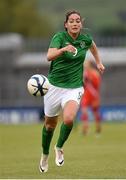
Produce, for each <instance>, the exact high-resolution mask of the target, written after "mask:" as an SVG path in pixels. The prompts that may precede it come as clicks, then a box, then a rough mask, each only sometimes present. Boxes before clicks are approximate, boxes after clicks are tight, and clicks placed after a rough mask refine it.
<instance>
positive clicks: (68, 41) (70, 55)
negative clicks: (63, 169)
mask: <svg viewBox="0 0 126 180" xmlns="http://www.w3.org/2000/svg"><path fill="white" fill-rule="evenodd" d="M64 27H65V31H63V32H58V33H56V34H55V35H54V37H53V38H52V40H51V43H50V46H49V49H48V52H47V59H48V61H51V66H50V70H49V74H48V79H49V82H50V88H49V91H48V93H47V94H46V95H45V96H44V113H45V122H44V127H43V131H42V149H43V152H42V155H41V160H40V166H39V169H40V172H47V171H48V157H49V148H50V143H51V140H52V136H53V132H54V129H55V127H56V125H57V119H58V116H59V112H60V109H62V112H63V123H62V125H61V129H60V134H59V138H58V141H57V143H56V145H55V148H54V149H55V155H56V158H55V163H56V165H57V166H62V165H63V164H64V155H63V149H62V148H63V145H64V143H65V141H66V140H67V138H68V137H69V135H70V132H71V130H72V127H73V121H74V119H75V117H76V114H77V111H78V109H79V104H80V100H81V96H82V94H83V92H84V90H83V63H84V59H85V56H86V52H87V50H88V49H90V51H91V53H92V54H93V56H94V58H95V61H96V64H97V68H98V69H99V71H100V72H101V73H103V71H104V69H105V68H104V66H103V64H102V62H101V59H100V57H99V53H98V49H97V47H96V44H95V42H94V41H93V40H92V38H91V37H90V36H89V35H88V34H82V33H81V29H82V17H81V15H80V13H79V12H77V11H69V12H67V14H66V19H65V22H64Z"/></svg>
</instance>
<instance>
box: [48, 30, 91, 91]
mask: <svg viewBox="0 0 126 180" xmlns="http://www.w3.org/2000/svg"><path fill="white" fill-rule="evenodd" d="M68 44H71V45H73V46H74V47H75V48H76V51H75V53H71V52H64V53H63V54H62V55H61V56H59V57H57V58H56V59H55V60H53V61H51V66H50V70H49V74H48V79H49V81H50V83H51V84H52V85H54V86H57V87H63V88H78V87H81V86H82V85H83V63H84V59H85V56H86V52H87V50H88V49H89V48H90V47H91V44H92V38H91V37H90V36H89V35H87V34H86V35H84V34H79V36H78V37H77V39H76V40H74V39H73V38H72V37H71V36H70V35H69V34H68V33H67V32H65V31H64V32H59V33H57V34H55V35H54V37H53V38H52V41H51V43H50V46H49V48H58V49H60V48H63V47H65V46H67V45H68Z"/></svg>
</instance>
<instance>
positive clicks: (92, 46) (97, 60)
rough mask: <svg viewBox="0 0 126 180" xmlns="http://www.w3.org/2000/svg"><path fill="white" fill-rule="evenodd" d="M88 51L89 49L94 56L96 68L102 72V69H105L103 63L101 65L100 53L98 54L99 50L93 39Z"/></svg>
mask: <svg viewBox="0 0 126 180" xmlns="http://www.w3.org/2000/svg"><path fill="white" fill-rule="evenodd" d="M90 51H91V53H92V55H93V56H94V58H95V61H96V64H97V68H98V70H99V71H100V72H101V73H103V72H104V70H105V67H104V65H103V64H102V62H101V58H100V55H99V52H98V48H97V46H96V44H95V42H94V41H93V42H92V45H91V47H90Z"/></svg>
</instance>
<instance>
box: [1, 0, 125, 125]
mask: <svg viewBox="0 0 126 180" xmlns="http://www.w3.org/2000/svg"><path fill="white" fill-rule="evenodd" d="M10 2H11V3H10ZM48 3H50V6H48ZM71 3H72V1H69V2H66V1H63V2H60V3H59V2H58V1H55V3H52V1H45V0H44V1H41V0H38V1H34V0H32V1H29V3H28V1H27V3H26V2H25V1H22V2H20V1H18V0H17V1H13V0H11V1H8V0H6V1H1V3H0V6H1V8H2V11H1V19H0V25H1V28H0V32H1V34H0V84H1V86H0V122H9V121H13V122H14V121H15V123H16V122H18V121H23V122H24V121H25V120H26V121H28V122H30V121H35V119H36V120H38V119H40V118H41V116H42V115H43V99H42V98H34V97H31V96H30V95H29V94H28V92H27V89H26V84H27V80H28V79H29V77H30V76H31V75H33V74H37V73H42V74H44V75H47V73H48V68H49V63H48V62H47V60H46V50H47V48H48V45H49V39H50V37H51V36H52V35H53V34H54V32H55V31H59V30H62V29H63V21H64V13H65V12H66V11H67V10H68V9H70V8H71ZM113 4H114V6H113ZM124 4H126V2H125V1H124V0H121V1H120V2H118V1H117V0H116V1H114V0H111V1H105V2H104V3H103V1H102V0H101V1H100V0H95V1H91V0H90V2H89V1H86V0H85V1H84V2H82V1H81V0H79V1H78V2H76V1H75V2H74V4H72V8H73V9H75V8H76V9H78V10H79V11H80V12H81V13H82V16H83V17H84V19H85V20H84V21H85V26H84V31H86V32H88V33H91V34H92V36H93V38H94V40H95V41H96V43H97V45H98V47H99V50H100V54H101V57H102V61H103V63H104V65H105V66H106V71H105V73H104V75H103V77H102V79H103V81H102V88H101V99H102V101H101V104H102V106H101V112H102V116H103V119H104V120H126V106H125V105H126V85H125V84H126V80H125V71H126V11H125V8H124V7H125V6H124ZM66 7H67V8H66ZM8 8H9V13H8V16H7V15H6V16H5V15H4V14H2V12H4V9H5V10H7V9H8ZM27 10H28V11H27ZM57 14H58V15H57ZM14 15H15V16H14ZM25 16H27V19H26V21H27V23H26V22H24V21H23V22H22V19H23V18H25ZM11 17H12V18H11ZM36 19H37V20H36ZM9 21H10V23H9V24H8V22H9ZM29 21H30V22H29ZM36 21H38V23H36ZM28 22H29V23H28ZM27 24H28V25H27ZM35 25H36V27H34V26H35ZM88 57H90V54H89V55H88ZM88 57H87V58H88ZM91 58H92V57H91ZM33 112H34V113H33ZM10 117H11V118H10ZM22 117H23V118H22ZM23 119H24V120H23Z"/></svg>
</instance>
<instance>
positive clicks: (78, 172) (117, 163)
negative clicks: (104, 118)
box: [0, 123, 126, 179]
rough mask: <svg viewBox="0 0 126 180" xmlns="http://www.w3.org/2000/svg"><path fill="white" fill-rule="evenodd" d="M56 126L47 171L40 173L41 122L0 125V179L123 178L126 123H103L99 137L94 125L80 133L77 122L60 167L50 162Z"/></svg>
mask: <svg viewBox="0 0 126 180" xmlns="http://www.w3.org/2000/svg"><path fill="white" fill-rule="evenodd" d="M59 125H60V123H59ZM59 125H58V126H57V128H56V131H55V134H54V138H53V141H52V144H51V149H50V158H49V171H48V172H47V173H44V174H41V173H40V172H39V170H38V165H39V160H40V153H41V129H42V128H41V127H42V125H41V124H32V125H0V178H1V179H4V178H10V179H14V178H16V179H21V178H24V179H90V178H95V179H97V178H113V179H115V178H118V179H121V178H126V123H104V124H103V131H102V134H101V136H100V137H96V136H95V133H94V124H92V125H91V129H90V133H89V134H88V135H87V136H83V135H82V133H81V125H78V126H77V127H75V128H74V129H73V131H72V133H71V136H70V138H69V140H68V141H67V142H66V144H65V146H64V153H65V164H64V166H63V167H57V166H56V165H55V162H54V159H55V156H54V150H53V147H54V144H55V142H56V139H57V137H58V133H59Z"/></svg>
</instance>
